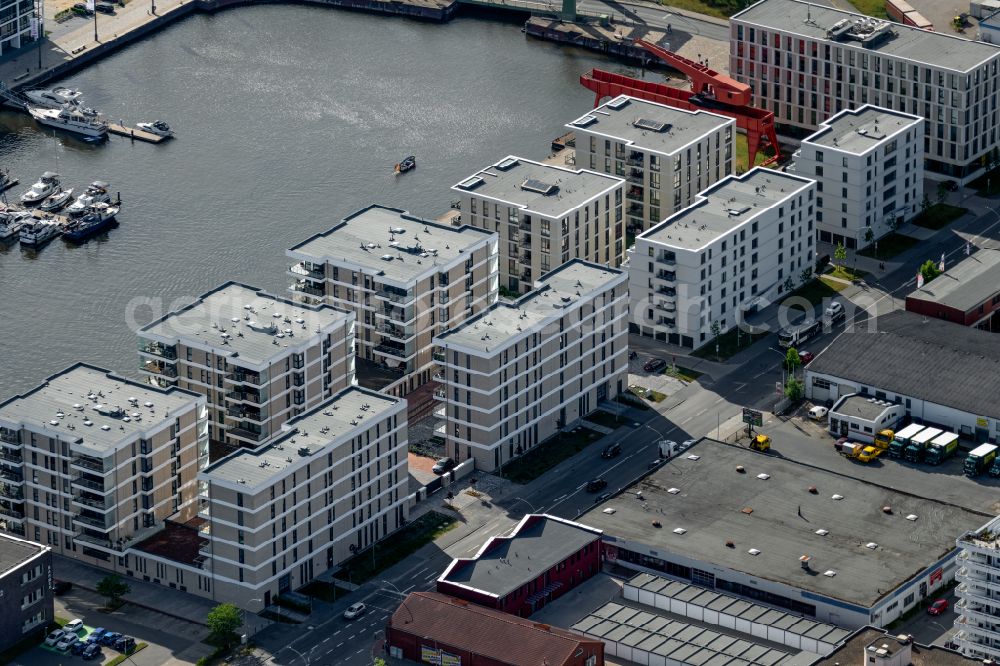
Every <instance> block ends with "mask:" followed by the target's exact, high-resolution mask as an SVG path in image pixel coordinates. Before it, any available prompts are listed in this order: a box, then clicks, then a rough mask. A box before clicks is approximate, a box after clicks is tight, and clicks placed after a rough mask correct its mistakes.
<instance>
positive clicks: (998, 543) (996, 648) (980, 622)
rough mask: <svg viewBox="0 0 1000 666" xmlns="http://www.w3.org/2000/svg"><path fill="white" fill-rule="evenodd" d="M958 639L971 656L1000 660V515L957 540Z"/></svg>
mask: <svg viewBox="0 0 1000 666" xmlns="http://www.w3.org/2000/svg"><path fill="white" fill-rule="evenodd" d="M955 543H956V545H957V546H958V549H959V554H958V567H959V568H958V570H957V571H956V572H955V581H956V582H957V583H958V587H957V588H956V589H955V594H957V595H958V599H959V601H958V603H957V604H955V612H956V613H958V617H957V618H955V627H957V628H958V633H956V634H955V636H954V641H955V642H956V643H958V648H959V650H961V651H962V654H964V655H965V656H966V657H968V658H970V659H977V660H982V662H983V663H986V660H989V659H992V660H993V662H994V663H996V662H1000V518H994V519H993V520H991V521H990V522H988V523H987V524H985V525H983V526H982V527H981V528H980V529H978V530H976V531H975V532H968V533H966V534H964V535H962V536H961V537H959V538H958V539H957V540H956V542H955Z"/></svg>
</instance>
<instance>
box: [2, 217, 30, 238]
mask: <svg viewBox="0 0 1000 666" xmlns="http://www.w3.org/2000/svg"><path fill="white" fill-rule="evenodd" d="M30 217H31V213H28V212H26V211H8V212H5V213H0V241H9V240H11V239H14V238H18V237H19V236H20V233H21V227H23V226H24V220H25V219H27V218H30Z"/></svg>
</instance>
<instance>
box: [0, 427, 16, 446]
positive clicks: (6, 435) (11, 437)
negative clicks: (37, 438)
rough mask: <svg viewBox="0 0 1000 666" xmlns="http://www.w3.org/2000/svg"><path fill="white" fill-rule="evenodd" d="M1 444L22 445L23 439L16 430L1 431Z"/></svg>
mask: <svg viewBox="0 0 1000 666" xmlns="http://www.w3.org/2000/svg"><path fill="white" fill-rule="evenodd" d="M0 442H4V443H6V444H20V443H21V438H20V436H19V434H18V432H17V431H16V430H0Z"/></svg>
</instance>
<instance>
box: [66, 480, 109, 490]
mask: <svg viewBox="0 0 1000 666" xmlns="http://www.w3.org/2000/svg"><path fill="white" fill-rule="evenodd" d="M69 485H70V487H74V486H75V487H77V488H83V489H85V490H95V491H97V492H99V493H104V492H106V491H105V489H104V484H103V483H101V482H99V481H95V480H94V479H90V478H87V477H85V476H74V477H73V478H72V479H70V481H69Z"/></svg>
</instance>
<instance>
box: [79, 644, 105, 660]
mask: <svg viewBox="0 0 1000 666" xmlns="http://www.w3.org/2000/svg"><path fill="white" fill-rule="evenodd" d="M100 656H101V646H100V645H98V644H97V643H91V644H90V645H88V646H87V647H86V648H85V649H84V650H83V658H84V659H86V660H87V661H90V660H91V659H99V658H100Z"/></svg>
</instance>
